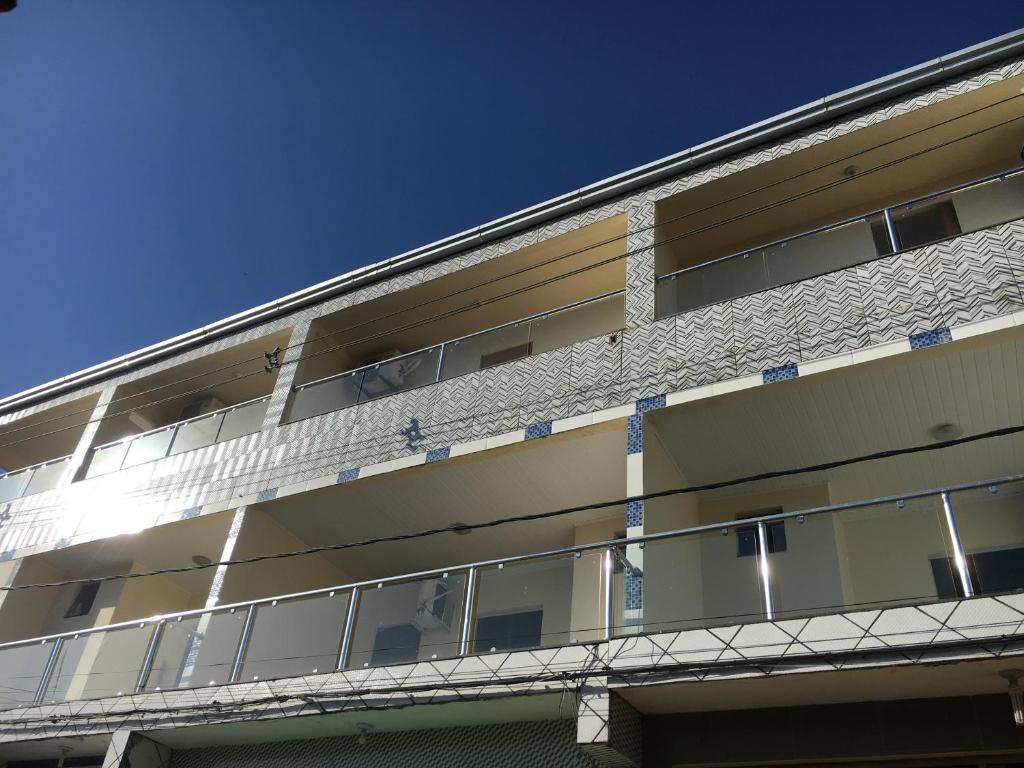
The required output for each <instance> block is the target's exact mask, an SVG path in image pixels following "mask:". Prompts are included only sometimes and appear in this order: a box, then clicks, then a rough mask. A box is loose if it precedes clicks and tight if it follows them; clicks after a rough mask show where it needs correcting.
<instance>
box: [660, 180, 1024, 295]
mask: <svg viewBox="0 0 1024 768" xmlns="http://www.w3.org/2000/svg"><path fill="white" fill-rule="evenodd" d="M1022 173H1024V168H1016V169H1012V170H1009V171H1002V172H1001V173H994V174H992V175H991V176H985V177H983V178H980V179H974V180H972V181H967V182H964V183H963V184H958V185H956V186H953V187H947V188H945V189H942V190H940V191H938V192H929V193H928V194H927V195H921V196H920V197H915V198H911V199H910V200H904V201H903V202H899V203H893V204H892V205H887V206H885V207H884V208H877V209H874V210H871V211H867V212H865V213H861V214H858V215H857V216H851V217H850V218H848V219H842V220H841V221H836V222H831V223H829V224H823V225H822V226H820V227H816V228H815V229H809V230H807V231H806V232H801V233H799V234H797V235H790V236H789V237H783V238H780V239H778V240H773V241H771V242H770V243H764V244H763V245H757V246H754V247H753V248H746V249H744V250H742V251H736V252H735V253H730V254H727V255H725V256H719V257H717V258H714V259H711V260H709V261H702V262H701V263H700V264H694V265H692V266H689V267H683V268H682V269H677V270H676V271H675V272H669V273H667V274H664V275H659V276H658V277H656V278H655V281H656V282H661V281H663V280H670V279H672V278H675V277H678V276H679V275H682V274H684V273H686V272H693V271H694V270H698V269H704V268H705V267H709V266H711V265H712V264H718V263H719V262H722V261H728V260H729V259H738V258H740V257H741V256H749V255H750V254H752V253H754V252H755V251H763V250H766V249H768V248H774V247H775V246H777V245H783V244H784V243H791V242H793V241H794V240H800V239H802V238H805V237H810V236H811V235H817V234H821V233H822V232H828V231H830V230H833V229H839V228H840V227H845V226H848V225H850V224H855V223H856V222H858V221H864V220H865V219H868V218H870V217H872V216H877V215H878V214H883V215H885V216H886V218H887V224H888V225H889V234H890V237H891V236H892V228H891V220H890V219H889V216H888V214H889V211H891V210H894V209H897V208H903V207H905V206H909V205H916V204H917V203H921V202H924V201H926V200H931V199H933V198H936V197H942V196H943V195H949V194H952V193H954V192H960V191H962V190H965V189H970V188H971V187H980V186H982V185H984V184H991V183H992V182H994V181H1002V180H1005V179H1009V178H1012V177H1013V176H1017V175H1020V174H1022ZM891 245H892V246H893V252H892V253H891V254H885V255H886V256H892V255H895V254H897V253H902V252H903V251H907V250H913V248H917V247H919V246H914V247H913V248H898V247H897V243H896V241H895V240H892V241H891Z"/></svg>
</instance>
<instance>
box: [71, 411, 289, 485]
mask: <svg viewBox="0 0 1024 768" xmlns="http://www.w3.org/2000/svg"><path fill="white" fill-rule="evenodd" d="M269 404H270V397H269V396H267V397H264V398H261V399H260V400H254V401H252V402H250V403H244V404H243V405H239V406H235V407H233V408H227V409H223V410H220V411H216V412H214V413H209V414H206V415H204V416H197V417H196V418H194V419H189V420H188V421H181V422H178V423H176V424H169V425H168V426H166V427H164V428H162V429H158V430H154V431H153V432H147V433H144V434H141V435H139V436H137V437H130V438H127V439H125V440H123V441H121V442H119V443H114V444H111V445H101V446H99V447H98V448H93V449H92V453H91V455H90V457H89V467H88V469H87V470H86V473H85V476H86V477H87V478H89V477H96V476H97V475H104V474H107V473H108V472H116V471H117V470H119V469H126V468H128V467H135V466H138V465H139V464H145V463H147V462H150V461H155V460H157V459H162V458H164V457H165V456H174V455H177V454H179V453H185V452H186V451H191V450H195V449H196V448H205V447H207V446H209V445H213V444H214V443H222V442H224V441H225V440H231V439H232V438H235V437H241V436H243V435H249V434H252V433H253V432H259V431H260V429H262V427H263V418H264V416H266V413H267V407H268V405H269Z"/></svg>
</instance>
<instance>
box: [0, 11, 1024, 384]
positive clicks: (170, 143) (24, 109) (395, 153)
mask: <svg viewBox="0 0 1024 768" xmlns="http://www.w3.org/2000/svg"><path fill="white" fill-rule="evenodd" d="M1020 26H1024V4H1022V3H1020V2H1019V0H1014V1H1013V2H984V0H978V1H977V2H971V3H963V2H962V0H961V1H960V2H945V1H944V0H931V2H901V3H894V2H886V3H872V2H858V3H855V4H854V3H822V2H817V3H807V4H801V3H781V2H779V3H753V2H750V3H742V2H727V1H721V2H715V3H699V4H698V3H688V2H675V3H643V2H633V3H599V2H579V3H576V2H562V3H551V2H516V3H507V4H498V3H481V2H442V1H441V0H437V1H436V2H426V1H424V2H384V1H381V2H367V3H347V2H341V1H340V0H339V1H337V2H331V1H328V0H289V1H288V2H281V1H280V0H274V1H271V0H176V1H175V2H166V0H165V1H164V2H156V1H155V0H154V1H152V2H143V1H142V0H88V2H84V1H79V2H70V1H67V0H62V1H58V0H20V7H19V8H18V9H17V10H15V11H14V12H12V13H9V14H5V15H0V249H2V250H0V263H2V264H3V288H4V290H3V296H4V298H3V300H2V304H0V319H2V323H3V328H4V330H5V332H6V338H7V340H8V345H9V352H8V354H7V355H5V358H6V364H5V365H3V366H2V367H0V395H3V394H9V393H12V392H15V391H19V390H22V389H25V388H27V387H30V386H33V385H35V384H39V383H42V382H44V381H47V380H49V379H52V378H55V377H57V376H61V375H64V374H66V373H70V372H73V371H75V370H78V369H80V368H83V367H85V366H88V365H91V364H94V363H97V362H101V361H103V360H106V359H109V358H111V357H115V356H117V355H120V354H124V353H126V352H129V351H131V350H133V349H137V348H139V347H142V346H145V345H147V344H151V343H153V342H156V341H159V340H161V339H164V338H167V337H169V336H172V335H175V334H178V333H181V332H183V331H187V330H189V329H192V328H195V327H198V326H200V325H204V324H206V323H209V322H211V321H214V320H216V319H219V318H221V317H225V316H227V315H230V314H232V313H234V312H237V311H240V310H242V309H245V308H248V307H251V306H254V305H257V304H260V303H262V302H265V301H268V300H270V299H273V298H275V297H278V296H281V295H283V294H285V293H288V292H291V291H294V290H297V289H299V288H301V287H303V286H306V285H310V284H312V283H315V282H319V281H321V280H324V279H327V278H329V277H331V276H334V275H337V274H340V273H342V272H345V271H347V270H349V269H351V268H352V267H354V266H358V265H360V264H365V263H368V262H372V261H377V260H379V259H382V258H387V257H389V256H392V255H395V254H396V253H399V252H401V251H404V250H407V249H409V248H412V247H415V246H417V245H421V244H423V243H425V242H428V241H431V240H435V239H437V238H439V237H443V236H445V235H447V234H451V233H453V232H456V231H458V230H461V229H465V228H467V227H470V226H473V225H475V224H479V223H482V222H484V221H486V220H489V219H492V218H495V217H497V216H500V215H503V214H506V213H509V212H512V211H514V210H517V209H519V208H522V207H524V206H527V205H530V204H532V203H535V202H538V201H540V200H543V199H546V198H549V197H551V196H554V195H557V194H559V193H561V192H565V191H567V190H570V189H573V188H576V187H579V186H582V185H584V184H587V183H590V182H593V181H596V180H598V179H600V178H603V177H605V176H608V175H610V174H613V173H617V172H620V171H623V170H626V169H628V168H631V167H633V166H635V165H639V164H641V163H645V162H648V161H650V160H654V159H656V158H658V157H661V156H664V155H667V154H671V153H673V152H676V151H678V150H680V149H683V148H685V147H687V146H689V145H691V144H694V143H697V142H699V141H702V140H705V139H709V138H712V137H714V136H716V135H719V134H721V133H725V132H727V131H730V130H733V129H735V128H739V127H742V126H743V125H746V124H748V123H750V122H754V121H756V120H760V119H762V118H765V117H768V116H770V115H772V114H775V113H777V112H780V111H782V110H785V109H788V108H791V107H794V106H797V105H799V104H802V103H804V102H807V101H810V100H811V99H814V98H817V97H819V96H822V95H825V94H827V93H831V92H834V91H837V90H841V89H843V88H846V87H849V86H852V85H856V84H858V83H861V82H864V81H866V80H869V79H872V78H875V77H878V76H881V75H884V74H887V73H889V72H892V71H895V70H897V69H900V68H903V67H906V66H910V65H913V64H916V63H919V62H921V61H924V60H926V59H929V58H933V57H935V56H938V55H941V54H944V53H948V52H950V51H953V50H956V49H958V48H962V47H964V46H967V45H971V44H973V43H976V42H980V41H982V40H985V39H987V38H990V37H994V36H996V35H999V34H1003V33H1005V32H1009V31H1011V30H1013V29H1015V28H1017V27H1020Z"/></svg>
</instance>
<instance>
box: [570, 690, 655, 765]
mask: <svg viewBox="0 0 1024 768" xmlns="http://www.w3.org/2000/svg"><path fill="white" fill-rule="evenodd" d="M642 728H643V720H642V718H641V717H640V713H639V712H637V711H636V710H635V709H633V707H632V706H630V704H629V703H628V702H626V701H625V700H624V699H623V698H622V697H620V696H619V695H618V694H616V693H614V692H613V691H610V690H608V680H607V678H603V677H594V678H588V679H587V680H585V681H584V682H583V684H582V685H581V687H580V695H579V711H578V713H577V720H576V743H577V744H578V745H579V747H580V749H582V750H583V751H584V752H586V753H587V754H588V755H590V756H591V757H592V758H593V759H594V761H595V762H596V763H597V764H598V765H599V766H628V767H632V768H639V766H640V765H641V762H642V759H643V742H642V733H643V731H642Z"/></svg>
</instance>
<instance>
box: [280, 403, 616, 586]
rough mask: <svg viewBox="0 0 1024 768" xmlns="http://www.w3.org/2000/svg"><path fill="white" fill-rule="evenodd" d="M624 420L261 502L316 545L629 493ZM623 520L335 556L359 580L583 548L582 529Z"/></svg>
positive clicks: (574, 521)
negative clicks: (577, 542) (578, 542)
mask: <svg viewBox="0 0 1024 768" xmlns="http://www.w3.org/2000/svg"><path fill="white" fill-rule="evenodd" d="M625 445H626V437H625V431H624V429H623V427H622V425H621V424H620V423H615V424H613V425H603V426H602V427H595V428H591V429H588V430H586V431H584V432H582V433H579V434H577V433H574V434H573V435H572V436H568V435H563V436H557V435H556V436H553V437H549V438H545V439H543V440H536V441H530V442H527V443H521V444H517V445H513V446H508V447H506V448H498V449H494V450H490V451H485V452H483V453H482V454H478V455H476V456H467V457H465V458H461V459H460V458H456V459H451V460H448V461H444V462H439V463H436V464H430V465H427V466H424V467H420V468H416V469H408V470H402V471H400V472H396V473H391V474H388V475H383V476H379V477H376V478H367V479H365V480H359V481H355V482H352V483H346V484H344V485H341V486H332V487H329V488H326V489H323V490H321V491H315V492H312V493H305V494H299V495H296V496H290V497H287V498H285V499H281V500H279V501H274V502H270V503H268V504H266V505H261V507H262V508H263V509H265V510H266V511H267V512H268V513H270V514H271V515H272V516H273V517H274V518H275V519H276V520H277V521H278V522H279V523H281V524H282V525H283V526H284V527H285V528H287V529H289V530H290V531H291V532H292V533H294V534H295V535H296V536H297V537H298V538H299V539H301V540H303V541H305V542H307V543H308V544H310V545H316V544H327V543H335V542H347V541H357V540H361V539H366V538H371V537H374V536H385V535H391V534H395V533H402V532H413V531H419V530H424V529H428V528H434V527H442V526H447V525H450V524H451V523H454V522H459V523H478V522H484V521H487V520H494V519H498V518H503V517H510V516H514V515H524V514H532V513H536V512H544V511H548V510H556V509H561V508H563V507H569V506H574V505H578V504H585V503H587V502H588V501H599V500H606V499H619V498H622V497H623V496H625V493H626V485H625V479H626V472H625V459H626V451H625ZM599 520H615V521H621V522H622V527H623V528H624V526H625V523H624V521H625V513H624V511H623V510H622V509H621V508H619V509H605V510H595V511H590V512H584V513H579V514H575V515H572V516H568V517H559V518H553V519H550V520H545V521H534V522H529V523H517V524H510V525H505V526H501V527H496V528H492V529H483V530H478V531H473V532H472V533H470V534H468V535H461V536H460V535H455V534H451V533H445V534H440V535H437V536H433V537H430V538H428V539H420V540H415V541H410V542H403V543H396V544H381V545H375V546H371V547H366V548H361V549H353V550H349V551H345V552H339V553H334V554H330V555H328V556H327V557H328V559H330V560H331V561H332V562H333V563H334V564H335V565H336V566H337V567H338V568H340V569H341V570H342V571H344V572H345V573H347V574H349V575H350V576H351V577H352V578H354V579H368V578H378V577H382V576H389V575H397V574H402V573H411V572H414V571H418V570H426V569H431V568H440V567H444V566H446V565H457V564H460V563H466V562H470V561H474V560H481V559H486V558H491V557H499V556H502V555H510V554H520V553H527V552H534V551H538V550H544V549H550V548H553V547H561V546H568V545H571V544H573V543H574V534H575V532H574V526H578V525H583V524H586V523H592V522H595V521H599Z"/></svg>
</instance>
